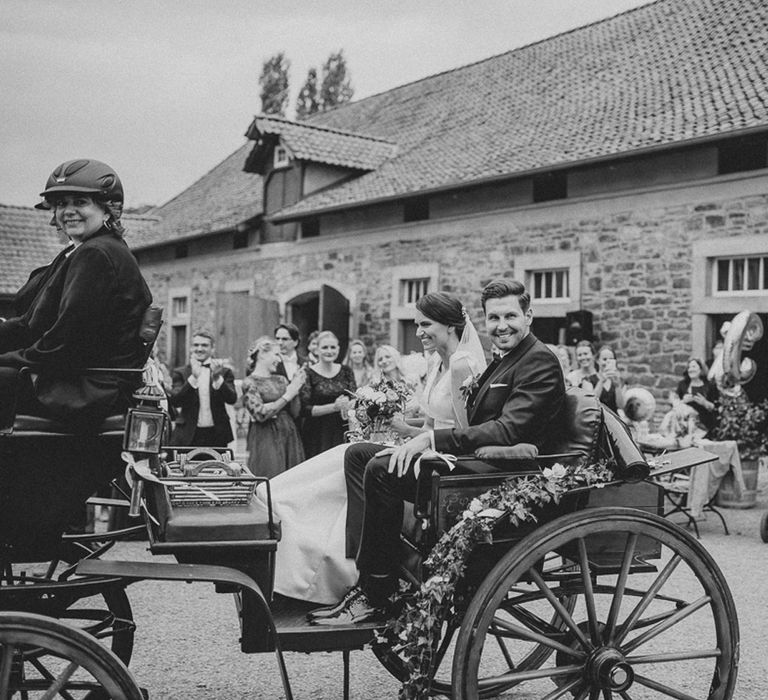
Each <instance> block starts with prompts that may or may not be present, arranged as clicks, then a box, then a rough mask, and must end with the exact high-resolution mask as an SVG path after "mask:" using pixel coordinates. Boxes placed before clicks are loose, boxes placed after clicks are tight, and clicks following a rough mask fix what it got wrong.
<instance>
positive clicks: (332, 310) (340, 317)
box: [320, 284, 349, 362]
mask: <svg viewBox="0 0 768 700" xmlns="http://www.w3.org/2000/svg"><path fill="white" fill-rule="evenodd" d="M320 328H321V329H322V330H324V331H333V333H334V334H335V335H336V337H337V338H338V339H339V362H341V361H342V360H343V359H344V356H345V355H346V354H347V344H348V343H349V300H348V299H347V297H345V296H344V295H343V294H342V293H341V292H338V291H336V290H335V289H334V288H333V287H329V286H328V285H325V284H324V285H323V286H322V287H321V288H320Z"/></svg>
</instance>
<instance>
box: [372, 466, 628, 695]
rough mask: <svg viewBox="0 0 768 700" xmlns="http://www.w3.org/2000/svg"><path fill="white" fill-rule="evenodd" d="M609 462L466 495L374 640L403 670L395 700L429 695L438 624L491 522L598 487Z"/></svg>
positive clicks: (520, 516)
mask: <svg viewBox="0 0 768 700" xmlns="http://www.w3.org/2000/svg"><path fill="white" fill-rule="evenodd" d="M614 479H615V477H614V471H613V468H612V465H611V464H610V463H608V462H606V461H601V462H597V463H594V464H591V465H580V464H579V465H575V466H563V465H561V464H555V465H553V466H552V467H551V468H547V469H544V470H542V472H541V473H540V474H535V475H531V476H524V477H513V478H510V479H508V480H506V481H505V482H503V483H502V484H500V485H499V486H497V487H495V488H492V489H490V490H489V491H487V492H486V493H484V494H482V495H481V496H479V497H478V498H474V499H472V501H471V503H470V504H469V507H468V508H467V510H465V511H464V513H463V515H462V517H461V519H459V520H458V521H457V522H456V523H455V524H454V525H453V527H451V529H450V530H448V531H447V532H445V533H444V534H443V535H442V537H441V538H440V539H439V540H438V542H437V544H436V545H435V547H434V548H433V549H432V551H431V553H430V555H429V557H428V558H427V559H426V561H425V562H424V568H425V570H426V571H428V572H429V576H428V577H425V580H424V581H423V582H422V584H421V586H420V587H419V588H418V589H417V590H415V591H413V592H406V593H400V594H398V595H397V596H396V597H395V600H394V601H393V602H394V609H395V610H398V611H399V614H398V616H397V617H395V618H393V619H390V620H389V621H388V622H387V624H386V626H385V627H384V628H383V629H382V631H381V632H380V633H378V634H377V638H376V640H375V641H374V644H379V645H382V646H383V647H385V648H387V649H389V650H390V651H391V652H394V653H396V654H397V655H398V656H399V657H400V658H401V660H402V661H403V664H404V666H405V668H406V670H407V672H408V674H409V675H408V678H407V679H406V681H405V682H404V683H403V685H402V687H401V689H400V693H399V698H400V700H424V699H425V698H428V697H429V694H430V685H431V682H432V678H433V676H434V672H435V669H434V667H433V666H434V655H435V651H436V650H437V648H438V645H439V642H440V634H441V630H442V627H443V624H444V622H445V621H446V620H448V619H449V618H450V616H452V615H455V614H456V607H455V592H456V586H457V583H458V582H459V580H460V579H461V577H462V576H463V574H464V571H465V569H466V567H467V563H468V561H469V558H470V555H471V554H472V552H473V551H474V549H475V547H477V546H478V545H479V544H481V543H483V542H488V543H490V542H492V539H493V530H494V526H496V525H497V524H499V523H500V522H501V521H503V520H504V519H508V520H509V521H510V522H511V523H512V524H513V525H519V524H521V523H523V522H525V521H529V522H536V512H537V511H539V509H541V508H542V507H544V506H546V505H547V504H552V503H554V504H557V503H559V502H560V500H561V499H562V497H563V495H564V494H566V493H567V492H568V491H571V490H573V489H575V488H582V487H598V488H600V487H602V486H604V485H605V484H606V483H608V482H610V481H613V480H614Z"/></svg>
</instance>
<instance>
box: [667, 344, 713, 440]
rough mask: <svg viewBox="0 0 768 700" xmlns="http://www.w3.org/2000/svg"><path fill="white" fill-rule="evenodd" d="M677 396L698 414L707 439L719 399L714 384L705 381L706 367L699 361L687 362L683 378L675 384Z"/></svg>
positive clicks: (693, 358)
mask: <svg viewBox="0 0 768 700" xmlns="http://www.w3.org/2000/svg"><path fill="white" fill-rule="evenodd" d="M677 395H678V396H679V397H680V398H681V399H682V400H683V402H684V403H686V404H688V405H689V406H691V407H693V408H694V409H695V410H696V413H698V414H699V419H700V421H701V423H702V425H703V426H704V427H705V428H706V431H707V437H709V436H710V435H711V433H712V431H713V430H714V428H715V424H716V423H717V402H718V399H719V398H720V395H719V392H718V390H717V385H716V384H715V382H713V381H710V380H709V379H707V367H706V365H705V364H704V362H702V361H701V360H700V359H698V358H696V357H692V358H691V359H690V360H688V364H687V365H686V366H685V371H684V372H683V378H682V379H681V380H680V382H678V384H677Z"/></svg>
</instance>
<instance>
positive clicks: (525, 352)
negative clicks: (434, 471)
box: [435, 333, 565, 455]
mask: <svg viewBox="0 0 768 700" xmlns="http://www.w3.org/2000/svg"><path fill="white" fill-rule="evenodd" d="M478 385H479V388H478V389H477V391H476V392H475V394H474V395H473V396H471V397H470V403H469V407H468V416H467V417H468V420H469V427H468V428H464V429H458V428H451V429H445V430H435V447H436V448H437V450H438V451H440V452H447V453H449V454H456V455H466V454H472V453H473V452H474V451H475V450H476V449H477V448H478V447H482V446H484V445H516V444H518V443H521V442H528V443H532V444H534V445H536V446H537V447H539V448H542V447H543V446H545V445H546V442H547V440H548V439H549V438H550V436H551V435H552V433H553V431H556V430H557V429H558V426H559V420H560V415H561V413H562V409H563V402H564V400H565V381H564V379H563V372H562V369H561V368H560V363H559V362H558V359H557V357H555V355H554V353H553V352H551V351H550V350H549V349H548V348H547V347H546V346H545V345H544V343H542V342H541V341H540V340H538V339H537V338H536V337H535V336H534V335H533V334H531V333H529V334H528V335H527V336H526V337H525V338H523V340H522V341H521V342H520V343H519V345H517V347H515V348H514V349H513V350H512V351H511V352H509V353H507V355H505V356H504V357H503V358H502V359H501V361H500V362H499V364H498V365H490V366H489V367H488V369H486V371H485V372H484V373H483V375H482V376H481V377H480V379H479V380H478Z"/></svg>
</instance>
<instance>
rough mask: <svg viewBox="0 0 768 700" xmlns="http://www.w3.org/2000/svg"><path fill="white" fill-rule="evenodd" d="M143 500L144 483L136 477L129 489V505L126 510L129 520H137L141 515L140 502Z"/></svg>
mask: <svg viewBox="0 0 768 700" xmlns="http://www.w3.org/2000/svg"><path fill="white" fill-rule="evenodd" d="M143 498H144V481H143V479H140V478H138V477H136V478H134V480H133V488H132V489H131V505H130V507H129V508H128V517H129V518H138V517H139V516H140V515H141V501H142V499H143Z"/></svg>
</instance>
